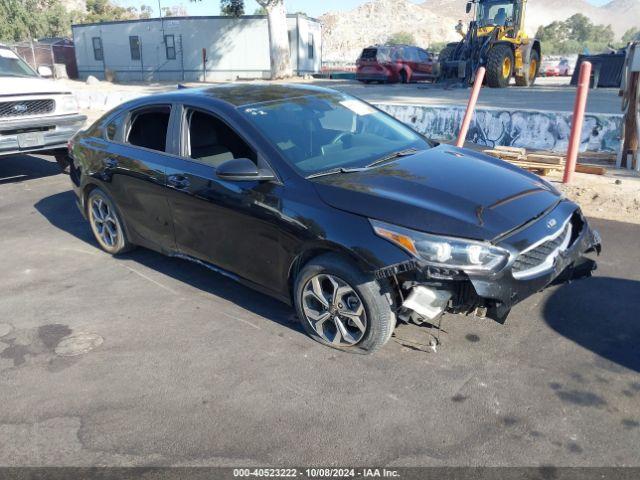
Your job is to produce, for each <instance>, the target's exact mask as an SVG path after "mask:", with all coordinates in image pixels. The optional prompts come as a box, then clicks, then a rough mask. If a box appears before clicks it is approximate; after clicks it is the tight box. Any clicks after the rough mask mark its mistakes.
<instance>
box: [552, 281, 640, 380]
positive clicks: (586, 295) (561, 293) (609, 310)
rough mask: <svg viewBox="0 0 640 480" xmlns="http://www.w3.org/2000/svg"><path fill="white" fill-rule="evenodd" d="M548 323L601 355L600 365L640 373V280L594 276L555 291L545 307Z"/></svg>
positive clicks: (557, 330)
mask: <svg viewBox="0 0 640 480" xmlns="http://www.w3.org/2000/svg"><path fill="white" fill-rule="evenodd" d="M544 318H545V321H546V322H547V324H548V325H549V326H550V327H551V328H552V329H554V330H555V331H556V332H558V333H560V334H561V335H563V336H564V337H566V338H568V339H569V340H572V341H573V342H575V343H577V344H578V345H580V346H582V347H584V348H586V349H588V350H590V351H591V352H593V353H595V354H597V355H599V357H600V358H598V359H597V360H596V363H597V364H598V366H599V367H602V368H605V369H607V370H612V371H620V370H621V367H626V368H628V369H631V370H634V371H636V372H640V343H639V342H640V282H639V281H636V280H627V279H622V278H611V277H597V276H596V277H591V278H588V279H584V280H580V281H576V282H573V283H568V284H565V285H563V286H561V287H559V288H558V289H557V290H555V291H554V292H553V293H552V295H551V296H550V297H549V298H548V300H547V302H546V303H545V306H544Z"/></svg>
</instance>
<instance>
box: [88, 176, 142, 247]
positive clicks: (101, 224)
mask: <svg viewBox="0 0 640 480" xmlns="http://www.w3.org/2000/svg"><path fill="white" fill-rule="evenodd" d="M87 218H88V219H89V224H90V225H91V231H92V232H93V236H94V238H95V239H96V241H97V242H98V245H100V248H102V250H104V251H105V252H107V253H110V254H111V255H117V254H119V253H124V252H127V251H129V250H131V249H132V247H133V246H132V245H131V243H129V241H128V239H127V234H126V232H125V230H124V228H123V223H122V220H121V219H120V215H118V212H117V210H116V208H115V205H114V203H113V201H112V200H111V199H110V198H109V196H108V195H107V194H106V193H105V192H103V191H102V190H100V189H99V188H94V189H93V190H91V192H89V195H88V196H87Z"/></svg>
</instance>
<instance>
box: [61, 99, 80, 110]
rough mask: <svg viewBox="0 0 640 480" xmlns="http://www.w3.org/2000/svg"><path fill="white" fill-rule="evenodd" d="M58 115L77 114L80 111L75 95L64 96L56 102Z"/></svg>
mask: <svg viewBox="0 0 640 480" xmlns="http://www.w3.org/2000/svg"><path fill="white" fill-rule="evenodd" d="M58 103H59V108H60V113H78V111H79V110H80V108H79V106H78V100H76V97H75V95H65V96H63V97H62V98H61V99H60V100H58Z"/></svg>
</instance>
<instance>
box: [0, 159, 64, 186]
mask: <svg viewBox="0 0 640 480" xmlns="http://www.w3.org/2000/svg"><path fill="white" fill-rule="evenodd" d="M50 158H51V160H46V159H44V158H40V157H34V156H33V155H14V156H10V157H4V158H2V159H0V185H2V184H5V183H17V182H23V181H25V180H32V179H34V178H42V177H50V176H52V175H61V174H62V172H61V171H60V167H59V166H58V164H57V163H56V161H55V160H54V159H53V157H50Z"/></svg>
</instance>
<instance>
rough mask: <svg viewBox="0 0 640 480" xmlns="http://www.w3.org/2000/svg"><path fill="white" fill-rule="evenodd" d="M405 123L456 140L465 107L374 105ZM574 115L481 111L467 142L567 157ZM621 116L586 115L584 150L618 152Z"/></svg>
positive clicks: (86, 100)
mask: <svg viewBox="0 0 640 480" xmlns="http://www.w3.org/2000/svg"><path fill="white" fill-rule="evenodd" d="M141 95H145V94H144V93H139V92H133V91H117V90H114V91H111V92H100V91H87V90H80V91H78V92H76V97H77V98H78V102H79V104H80V108H82V109H93V110H100V111H104V110H109V109H111V108H113V107H115V106H117V105H119V104H120V103H123V102H125V101H127V100H131V99H133V98H136V97H139V96H141ZM375 105H376V106H377V107H378V108H380V109H382V110H384V111H386V112H387V113H389V114H391V115H393V116H394V117H396V118H397V119H399V120H400V121H402V122H404V123H406V124H408V125H410V126H411V127H412V128H414V129H415V130H417V131H419V132H421V133H423V134H424V135H426V136H427V137H429V138H432V139H434V140H453V139H455V138H456V137H457V134H458V129H459V126H460V124H461V123H462V117H463V116H464V108H463V107H438V106H424V105H405V104H389V103H379V104H375ZM570 122H571V113H569V112H548V111H546V112H545V111H533V110H504V109H488V108H483V109H479V110H478V111H477V113H476V115H474V118H473V120H472V122H471V126H470V128H469V134H468V135H467V140H468V141H470V142H474V143H477V144H480V145H486V146H487V147H494V146H497V145H505V146H514V147H524V148H527V149H530V150H550V151H554V152H558V153H566V151H567V146H568V138H569V132H570V126H571V123H570ZM621 129H622V115H610V114H587V115H586V117H585V122H584V127H583V130H582V144H581V150H582V151H586V150H589V151H594V152H618V150H619V148H620V132H621Z"/></svg>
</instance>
